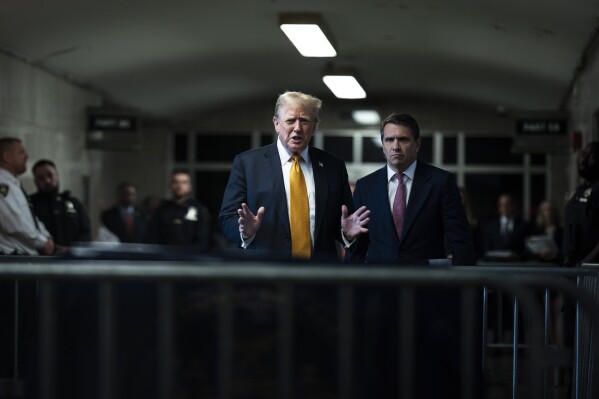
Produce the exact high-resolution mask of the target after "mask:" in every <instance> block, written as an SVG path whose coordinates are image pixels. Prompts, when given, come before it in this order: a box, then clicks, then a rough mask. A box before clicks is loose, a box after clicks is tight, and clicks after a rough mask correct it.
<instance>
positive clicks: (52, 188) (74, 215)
mask: <svg viewBox="0 0 599 399" xmlns="http://www.w3.org/2000/svg"><path fill="white" fill-rule="evenodd" d="M32 171H33V176H34V178H35V185H36V186H37V190H38V191H37V193H35V194H33V195H32V196H31V202H32V203H33V208H34V211H35V214H36V215H37V217H38V218H39V219H40V220H41V221H42V222H43V223H44V225H45V226H46V228H47V229H48V231H49V232H50V234H52V236H53V237H54V242H55V243H56V245H57V248H58V250H59V252H60V250H63V251H64V250H65V249H66V248H68V247H70V246H71V245H72V244H73V243H76V242H84V241H91V239H92V237H91V224H90V221H89V217H88V216H87V214H86V213H85V210H84V209H83V205H82V204H81V202H80V201H79V200H78V199H77V198H75V197H73V196H72V195H71V194H70V192H69V191H63V192H62V193H59V191H58V189H59V184H60V181H59V177H58V172H57V171H56V165H55V164H54V162H52V161H49V160H47V159H42V160H40V161H38V162H36V163H35V165H33V169H32Z"/></svg>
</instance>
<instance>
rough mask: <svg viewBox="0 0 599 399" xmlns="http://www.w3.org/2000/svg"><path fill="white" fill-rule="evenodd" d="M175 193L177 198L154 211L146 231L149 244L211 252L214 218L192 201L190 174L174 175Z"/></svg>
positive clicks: (172, 189)
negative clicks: (210, 243) (209, 247)
mask: <svg viewBox="0 0 599 399" xmlns="http://www.w3.org/2000/svg"><path fill="white" fill-rule="evenodd" d="M171 192H172V193H173V199H172V200H165V201H162V203H161V204H160V205H159V206H158V208H157V209H156V211H155V212H154V215H153V216H152V219H151V220H150V223H149V225H148V228H147V230H146V238H145V242H147V243H150V244H161V245H179V246H188V247H194V248H195V249H197V250H205V249H207V248H208V246H209V242H210V215H209V213H208V209H206V207H205V206H204V205H202V203H201V202H199V201H198V200H196V199H195V198H192V196H191V193H192V187H191V178H190V176H189V173H187V172H184V171H175V172H173V174H172V177H171Z"/></svg>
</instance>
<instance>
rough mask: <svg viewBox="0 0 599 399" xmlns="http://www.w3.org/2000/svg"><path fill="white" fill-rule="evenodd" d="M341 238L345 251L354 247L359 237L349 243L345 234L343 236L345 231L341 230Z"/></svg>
mask: <svg viewBox="0 0 599 399" xmlns="http://www.w3.org/2000/svg"><path fill="white" fill-rule="evenodd" d="M341 238H342V239H343V247H344V248H345V249H347V248H349V247H351V246H352V245H353V243H355V242H356V240H357V237H354V239H353V240H351V241H347V238H345V234H343V230H341Z"/></svg>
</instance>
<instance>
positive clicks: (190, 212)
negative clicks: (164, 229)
mask: <svg viewBox="0 0 599 399" xmlns="http://www.w3.org/2000/svg"><path fill="white" fill-rule="evenodd" d="M185 220H191V221H192V222H197V221H198V210H197V209H196V208H195V207H194V206H190V207H189V209H187V214H186V215H185Z"/></svg>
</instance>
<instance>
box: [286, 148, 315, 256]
mask: <svg viewBox="0 0 599 399" xmlns="http://www.w3.org/2000/svg"><path fill="white" fill-rule="evenodd" d="M299 161H300V156H299V155H298V154H293V163H292V164H291V172H290V173H289V207H290V209H289V225H290V227H291V256H293V257H294V258H310V254H311V252H312V246H311V244H310V205H309V203H308V189H307V188H306V180H305V179H304V173H303V172H302V168H301V167H300V164H299Z"/></svg>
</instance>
